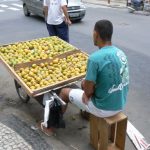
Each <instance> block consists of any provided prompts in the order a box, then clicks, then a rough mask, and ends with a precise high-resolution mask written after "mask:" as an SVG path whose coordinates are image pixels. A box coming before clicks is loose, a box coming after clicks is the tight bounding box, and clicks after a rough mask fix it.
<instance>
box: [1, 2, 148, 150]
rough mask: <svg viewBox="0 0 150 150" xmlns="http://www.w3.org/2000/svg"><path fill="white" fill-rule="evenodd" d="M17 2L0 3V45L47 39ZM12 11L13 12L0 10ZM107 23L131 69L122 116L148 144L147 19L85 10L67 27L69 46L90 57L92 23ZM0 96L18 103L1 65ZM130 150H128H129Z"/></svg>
mask: <svg viewBox="0 0 150 150" xmlns="http://www.w3.org/2000/svg"><path fill="white" fill-rule="evenodd" d="M14 3H15V4H16V3H17V4H21V2H20V1H17V0H3V1H1V2H0V44H8V43H13V42H17V41H24V40H30V39H34V38H39V37H45V36H48V33H47V30H46V27H45V23H44V21H43V19H42V18H40V17H37V16H31V17H25V16H24V15H23V11H22V8H21V7H18V6H15V5H14ZM1 4H4V5H7V6H8V7H13V8H14V7H15V8H16V10H13V9H8V7H1ZM99 19H109V20H111V21H112V23H113V24H114V35H113V44H114V45H117V46H118V47H119V48H121V49H123V50H124V51H125V53H126V54H127V56H128V61H129V67H130V92H129V96H128V102H127V106H126V109H125V113H126V114H127V115H128V117H129V120H130V121H131V122H132V123H133V125H134V126H135V127H136V128H137V129H138V130H139V131H140V132H141V133H142V134H143V135H144V136H145V138H146V139H147V141H150V132H149V127H150V119H149V114H150V109H149V106H150V105H149V101H150V90H149V87H150V82H149V79H150V69H149V66H150V53H149V46H150V43H149V39H150V34H149V24H150V16H143V15H134V14H129V13H128V12H127V10H125V9H112V8H103V7H97V6H96V7H95V6H94V5H90V6H87V14H86V17H85V18H84V19H83V21H82V22H80V23H73V24H72V26H70V42H71V43H72V44H73V45H75V46H76V47H78V48H81V49H82V50H84V51H86V52H88V53H92V52H93V51H95V50H96V49H97V48H96V47H95V46H93V41H92V32H93V26H94V24H95V22H96V21H97V20H99ZM0 96H1V97H3V98H4V99H6V98H7V99H8V98H9V99H11V98H13V99H18V98H17V95H16V91H15V89H14V86H13V80H12V78H11V77H10V75H9V74H8V72H7V71H6V70H5V69H4V67H3V66H2V65H0ZM130 150H131V149H130Z"/></svg>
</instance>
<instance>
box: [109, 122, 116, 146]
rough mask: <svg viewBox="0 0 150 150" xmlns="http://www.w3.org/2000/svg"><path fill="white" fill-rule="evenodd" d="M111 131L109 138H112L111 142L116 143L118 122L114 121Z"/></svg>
mask: <svg viewBox="0 0 150 150" xmlns="http://www.w3.org/2000/svg"><path fill="white" fill-rule="evenodd" d="M109 133H110V138H109V139H110V141H111V143H114V142H115V139H116V123H114V124H112V125H111V126H110V131H109Z"/></svg>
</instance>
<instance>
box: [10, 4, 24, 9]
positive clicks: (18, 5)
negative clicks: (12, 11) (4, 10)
mask: <svg viewBox="0 0 150 150" xmlns="http://www.w3.org/2000/svg"><path fill="white" fill-rule="evenodd" d="M11 5H13V6H17V7H20V8H22V7H23V6H22V5H20V4H11Z"/></svg>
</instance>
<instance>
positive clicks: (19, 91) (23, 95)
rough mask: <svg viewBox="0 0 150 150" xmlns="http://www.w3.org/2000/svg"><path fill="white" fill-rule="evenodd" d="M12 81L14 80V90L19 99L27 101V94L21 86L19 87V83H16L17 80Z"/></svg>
mask: <svg viewBox="0 0 150 150" xmlns="http://www.w3.org/2000/svg"><path fill="white" fill-rule="evenodd" d="M14 82H15V88H16V91H17V94H18V96H19V98H20V100H21V101H22V102H23V103H28V102H29V100H30V97H29V95H28V94H26V93H25V91H24V90H23V88H22V87H21V85H20V84H18V82H17V81H16V80H14Z"/></svg>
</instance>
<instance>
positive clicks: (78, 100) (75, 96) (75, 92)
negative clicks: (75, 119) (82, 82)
mask: <svg viewBox="0 0 150 150" xmlns="http://www.w3.org/2000/svg"><path fill="white" fill-rule="evenodd" d="M83 93H84V91H83V90H81V89H72V90H71V91H70V93H69V100H70V102H71V103H73V104H75V105H76V106H77V107H79V108H80V109H82V110H84V111H87V112H89V113H91V114H93V115H95V116H97V117H101V118H104V117H110V116H114V115H115V114H117V113H119V112H121V111H122V110H117V111H107V110H101V109H98V108H96V107H95V106H94V104H93V103H92V101H91V100H90V101H89V102H88V104H87V105H86V104H84V103H83V102H82V96H83Z"/></svg>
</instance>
